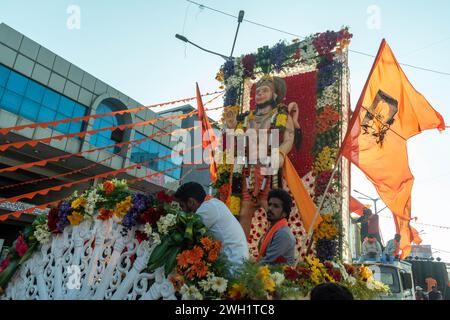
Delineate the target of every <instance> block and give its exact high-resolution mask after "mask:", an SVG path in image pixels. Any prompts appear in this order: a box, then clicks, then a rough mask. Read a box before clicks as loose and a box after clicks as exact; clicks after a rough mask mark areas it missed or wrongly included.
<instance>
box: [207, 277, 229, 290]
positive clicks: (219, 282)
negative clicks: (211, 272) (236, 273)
mask: <svg viewBox="0 0 450 320" xmlns="http://www.w3.org/2000/svg"><path fill="white" fill-rule="evenodd" d="M227 285H228V280H227V279H224V278H222V277H214V278H213V279H212V286H211V288H212V289H213V290H215V291H217V292H219V293H224V292H225V290H227Z"/></svg>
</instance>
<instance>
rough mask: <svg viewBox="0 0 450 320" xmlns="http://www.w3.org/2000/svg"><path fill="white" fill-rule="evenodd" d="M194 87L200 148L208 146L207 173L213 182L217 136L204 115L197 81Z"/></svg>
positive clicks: (215, 171)
mask: <svg viewBox="0 0 450 320" xmlns="http://www.w3.org/2000/svg"><path fill="white" fill-rule="evenodd" d="M196 87H197V88H196V90H197V109H198V120H199V121H200V123H201V125H202V130H201V133H202V149H204V150H205V149H208V148H209V159H208V160H209V161H210V164H209V174H210V177H211V181H212V182H215V181H216V180H217V167H216V162H215V161H214V150H215V149H216V148H217V138H216V136H215V134H214V131H213V129H212V126H211V123H209V120H208V116H207V115H206V112H205V108H204V106H203V101H202V95H201V94H200V89H199V88H198V83H196Z"/></svg>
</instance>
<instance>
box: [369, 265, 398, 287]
mask: <svg viewBox="0 0 450 320" xmlns="http://www.w3.org/2000/svg"><path fill="white" fill-rule="evenodd" d="M374 277H375V279H376V280H378V281H380V282H382V283H384V284H386V285H388V286H389V288H390V289H391V292H392V293H399V292H400V281H399V278H398V272H397V270H396V269H394V268H389V267H384V266H381V267H380V274H379V275H376V273H375V274H374Z"/></svg>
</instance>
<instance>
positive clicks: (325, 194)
mask: <svg viewBox="0 0 450 320" xmlns="http://www.w3.org/2000/svg"><path fill="white" fill-rule="evenodd" d="M341 158H342V154H341V155H340V156H339V158H338V159H337V161H336V164H335V166H334V169H333V172H332V173H331V177H330V180H328V184H327V187H326V188H325V191H324V193H323V196H322V199H321V200H320V203H319V206H318V207H317V209H316V212H315V213H314V217H313V219H312V221H311V224H310V226H309V229H308V236H307V238H306V242H305V244H304V246H305V245H306V243H307V242H308V241H309V243H308V248H307V251H306V254H308V252H309V250H310V249H311V246H312V240H311V236H312V233H313V228H314V223H315V222H316V220H317V217H318V216H319V213H320V210H321V209H322V207H323V204H324V202H325V198H326V196H327V195H328V190H329V189H330V187H331V182H332V181H333V179H334V175H335V174H336V172H337V168H338V167H339V166H338V163H339V161H340V159H341Z"/></svg>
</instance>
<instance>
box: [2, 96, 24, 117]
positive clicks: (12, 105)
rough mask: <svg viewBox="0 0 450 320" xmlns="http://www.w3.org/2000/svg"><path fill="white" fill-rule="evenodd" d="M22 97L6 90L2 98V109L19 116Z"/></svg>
mask: <svg viewBox="0 0 450 320" xmlns="http://www.w3.org/2000/svg"><path fill="white" fill-rule="evenodd" d="M21 102H22V96H21V95H19V94H17V93H14V92H12V91H9V90H5V92H4V94H3V97H2V108H3V109H5V110H8V111H11V112H13V113H16V114H18V113H19V109H20V103H21Z"/></svg>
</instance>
